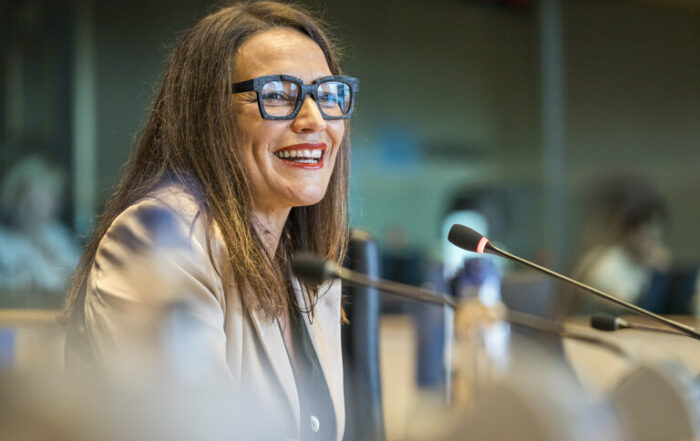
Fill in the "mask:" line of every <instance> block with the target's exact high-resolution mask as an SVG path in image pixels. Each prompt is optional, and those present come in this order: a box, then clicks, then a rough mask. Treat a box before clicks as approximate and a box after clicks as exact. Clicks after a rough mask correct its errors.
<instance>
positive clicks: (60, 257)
mask: <svg viewBox="0 0 700 441" xmlns="http://www.w3.org/2000/svg"><path fill="white" fill-rule="evenodd" d="M64 185H65V174H64V173H63V171H62V170H61V169H60V168H58V167H57V166H55V165H53V164H51V163H49V162H48V161H46V160H44V159H42V158H40V157H38V156H30V157H27V158H25V159H22V160H21V161H19V162H18V163H16V164H15V165H14V166H13V167H12V168H11V169H10V171H9V172H8V174H7V175H6V176H5V178H4V179H3V180H2V190H1V191H2V193H1V195H0V197H1V198H2V210H1V211H2V223H0V304H2V306H4V307H8V306H9V307H24V308H26V307H34V308H50V307H60V305H61V303H62V302H63V301H64V299H65V290H66V288H67V286H68V280H69V278H70V275H71V273H72V272H73V271H74V270H75V266H76V264H77V263H78V260H79V258H80V251H79V247H78V243H77V240H76V237H75V235H74V234H73V233H72V232H71V231H70V230H69V229H68V228H67V227H66V226H65V225H63V223H61V221H60V219H59V213H60V210H61V204H62V200H63V191H64Z"/></svg>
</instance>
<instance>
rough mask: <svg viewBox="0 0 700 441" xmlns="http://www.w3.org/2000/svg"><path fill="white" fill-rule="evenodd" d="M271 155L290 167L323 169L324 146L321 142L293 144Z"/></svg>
mask: <svg viewBox="0 0 700 441" xmlns="http://www.w3.org/2000/svg"><path fill="white" fill-rule="evenodd" d="M273 154H274V155H275V156H276V157H277V159H279V160H280V161H282V162H284V163H285V164H286V165H289V166H291V167H298V168H305V169H311V170H313V169H319V168H323V159H324V158H325V156H326V144H325V143H323V142H319V143H305V144H294V145H290V146H287V147H283V148H281V149H279V150H276V151H275V152H274V153H273Z"/></svg>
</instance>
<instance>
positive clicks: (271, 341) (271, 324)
mask: <svg viewBox="0 0 700 441" xmlns="http://www.w3.org/2000/svg"><path fill="white" fill-rule="evenodd" d="M250 315H251V319H252V322H253V325H254V326H255V329H256V331H257V333H258V336H259V337H260V343H261V345H262V347H263V349H264V351H265V354H266V355H267V359H268V360H269V361H270V365H271V366H272V370H273V372H274V373H275V375H276V376H277V379H278V380H279V382H280V385H281V386H282V389H283V391H284V394H285V396H286V397H287V400H288V401H289V405H290V406H291V408H292V411H293V412H294V421H296V424H297V430H299V418H300V412H301V411H300V409H299V395H298V393H297V386H296V381H295V379H294V372H293V371H292V365H291V364H290V361H289V356H288V355H287V348H286V346H285V345H284V339H283V338H282V331H281V330H280V327H279V325H278V323H277V320H266V319H264V318H262V317H259V316H258V313H257V312H256V311H250Z"/></svg>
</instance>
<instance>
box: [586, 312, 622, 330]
mask: <svg viewBox="0 0 700 441" xmlns="http://www.w3.org/2000/svg"><path fill="white" fill-rule="evenodd" d="M591 327H593V328H595V329H599V330H601V331H615V330H617V329H618V328H619V327H620V326H619V324H618V322H617V318H616V317H613V316H612V315H609V314H595V315H593V316H592V317H591Z"/></svg>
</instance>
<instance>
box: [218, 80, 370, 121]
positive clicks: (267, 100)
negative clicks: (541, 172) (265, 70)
mask: <svg viewBox="0 0 700 441" xmlns="http://www.w3.org/2000/svg"><path fill="white" fill-rule="evenodd" d="M359 90H360V80H358V79H357V78H353V77H348V76H345V75H332V76H329V77H323V78H319V79H317V80H316V81H314V82H313V83H311V84H304V82H303V81H302V80H300V79H299V78H297V77H293V76H291V75H265V76H263V77H257V78H253V79H252V80H247V81H241V82H238V83H234V84H233V85H232V86H231V93H241V92H252V91H255V93H256V94H257V96H258V108H259V109H260V115H262V117H263V118H264V119H294V118H296V116H297V114H298V113H299V109H301V104H302V103H303V102H304V100H305V99H306V96H307V95H311V96H312V97H313V99H314V101H316V105H317V106H318V110H319V111H320V112H321V115H322V116H323V119H348V118H350V115H352V110H353V107H354V105H355V102H354V101H355V94H356V93H357V92H358V91H359Z"/></svg>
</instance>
